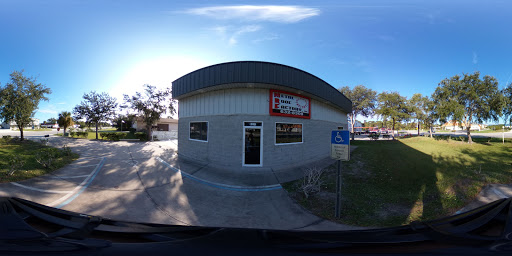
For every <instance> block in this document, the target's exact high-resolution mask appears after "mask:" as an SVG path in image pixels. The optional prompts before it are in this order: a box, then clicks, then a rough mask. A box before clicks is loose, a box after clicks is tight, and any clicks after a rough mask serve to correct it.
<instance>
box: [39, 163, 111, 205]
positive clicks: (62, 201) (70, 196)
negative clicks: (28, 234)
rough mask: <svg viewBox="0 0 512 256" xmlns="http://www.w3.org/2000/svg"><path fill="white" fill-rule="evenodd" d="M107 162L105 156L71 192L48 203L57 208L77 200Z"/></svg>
mask: <svg viewBox="0 0 512 256" xmlns="http://www.w3.org/2000/svg"><path fill="white" fill-rule="evenodd" d="M104 163H105V157H103V159H101V161H100V163H99V164H98V165H97V166H96V168H94V170H93V171H92V172H91V173H90V174H89V175H87V178H85V179H84V181H82V183H80V185H78V186H76V187H75V188H74V189H73V190H72V191H71V192H69V193H68V194H67V195H65V196H63V197H61V198H59V199H57V200H55V201H53V202H51V203H49V204H47V205H48V206H51V207H55V208H58V209H59V208H62V207H64V206H66V205H67V204H69V203H71V201H73V200H75V198H77V197H78V196H79V195H80V194H81V193H82V192H84V190H85V189H86V188H87V187H88V186H89V184H91V182H92V181H93V180H94V178H95V177H96V175H98V173H99V171H100V170H101V168H102V167H103V164H104Z"/></svg>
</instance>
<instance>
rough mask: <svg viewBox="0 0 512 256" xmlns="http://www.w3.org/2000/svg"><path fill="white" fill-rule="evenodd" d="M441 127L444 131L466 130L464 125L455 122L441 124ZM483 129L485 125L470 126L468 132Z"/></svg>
mask: <svg viewBox="0 0 512 256" xmlns="http://www.w3.org/2000/svg"><path fill="white" fill-rule="evenodd" d="M441 127H442V128H443V129H444V130H455V131H461V130H466V125H465V124H464V123H459V122H457V121H455V120H452V121H449V122H446V123H444V124H442V125H441ZM485 128H487V125H485V124H471V128H470V130H473V131H481V130H482V129H485Z"/></svg>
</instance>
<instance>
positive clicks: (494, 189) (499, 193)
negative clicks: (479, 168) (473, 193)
mask: <svg viewBox="0 0 512 256" xmlns="http://www.w3.org/2000/svg"><path fill="white" fill-rule="evenodd" d="M491 190H492V192H493V193H494V194H495V195H497V196H499V197H500V198H508V196H506V195H504V194H503V193H501V191H500V190H499V189H497V188H495V187H494V186H493V187H491Z"/></svg>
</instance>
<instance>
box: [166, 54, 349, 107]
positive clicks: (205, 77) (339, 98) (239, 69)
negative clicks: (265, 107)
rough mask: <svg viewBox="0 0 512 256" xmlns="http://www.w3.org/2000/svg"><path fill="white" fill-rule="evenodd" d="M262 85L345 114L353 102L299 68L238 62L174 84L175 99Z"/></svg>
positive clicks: (202, 70) (208, 69)
mask: <svg viewBox="0 0 512 256" xmlns="http://www.w3.org/2000/svg"><path fill="white" fill-rule="evenodd" d="M243 83H262V84H275V85H280V86H286V87H290V88H294V89H297V90H301V91H304V92H307V93H309V94H312V95H315V96H317V97H319V98H322V99H324V100H326V101H329V102H331V103H332V104H333V105H335V106H337V107H339V108H341V109H343V110H344V111H345V112H347V113H348V112H351V111H352V102H351V101H350V100H349V99H348V98H347V97H345V95H343V94H342V93H340V92H339V91H338V90H336V89H335V88H334V87H332V86H331V85H330V84H328V83H326V82H325V81H324V80H322V79H320V78H318V77H316V76H314V75H312V74H310V73H308V72H305V71H302V70H300V69H297V68H293V67H290V66H285V65H282V64H277V63H270V62H261V61H238V62H227V63H221V64H216V65H213V66H209V67H205V68H202V69H198V70H196V71H194V72H191V73H189V74H187V75H184V76H182V77H180V78H178V79H176V80H175V81H174V82H172V92H173V97H174V98H178V99H179V97H180V96H182V95H185V94H188V93H190V92H193V91H196V90H200V89H206V88H208V87H212V86H217V85H221V84H234V85H236V86H241V85H242V84H243Z"/></svg>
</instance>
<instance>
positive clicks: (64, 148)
mask: <svg viewBox="0 0 512 256" xmlns="http://www.w3.org/2000/svg"><path fill="white" fill-rule="evenodd" d="M72 153H73V152H72V151H71V149H70V148H69V147H68V146H67V145H64V146H62V154H63V155H65V156H70V155H71V154H72Z"/></svg>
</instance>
